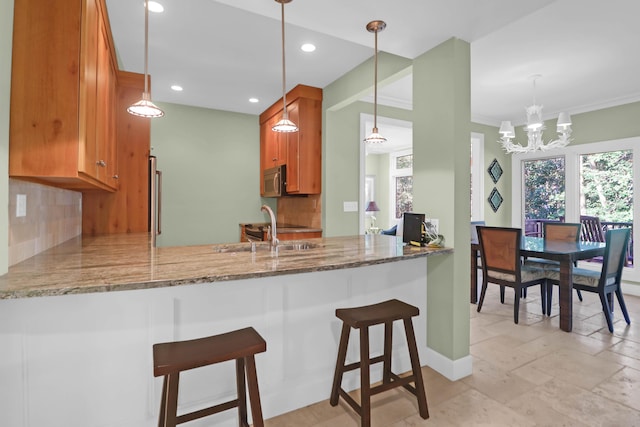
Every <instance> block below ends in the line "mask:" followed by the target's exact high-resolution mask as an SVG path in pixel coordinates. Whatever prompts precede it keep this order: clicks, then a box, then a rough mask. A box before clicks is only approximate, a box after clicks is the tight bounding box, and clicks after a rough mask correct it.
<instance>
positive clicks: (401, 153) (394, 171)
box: [388, 148, 413, 221]
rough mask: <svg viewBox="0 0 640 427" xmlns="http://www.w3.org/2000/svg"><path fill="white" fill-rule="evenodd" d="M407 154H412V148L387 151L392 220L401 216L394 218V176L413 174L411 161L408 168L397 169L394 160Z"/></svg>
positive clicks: (397, 219)
mask: <svg viewBox="0 0 640 427" xmlns="http://www.w3.org/2000/svg"><path fill="white" fill-rule="evenodd" d="M407 155H412V156H413V148H408V149H404V150H398V151H393V152H391V153H389V199H388V200H389V206H388V208H389V212H393V214H392V218H393V220H394V221H399V220H400V219H401V218H396V214H395V212H396V203H397V202H396V178H398V177H404V176H413V161H412V162H411V167H410V168H403V169H397V168H396V161H397V159H398V157H403V156H407Z"/></svg>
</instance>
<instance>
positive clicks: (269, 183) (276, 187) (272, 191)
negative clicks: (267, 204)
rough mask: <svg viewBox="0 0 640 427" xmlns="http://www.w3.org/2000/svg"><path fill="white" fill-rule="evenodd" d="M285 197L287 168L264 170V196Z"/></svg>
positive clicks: (279, 167)
mask: <svg viewBox="0 0 640 427" xmlns="http://www.w3.org/2000/svg"><path fill="white" fill-rule="evenodd" d="M286 195H287V168H286V166H285V165H282V166H277V167H275V168H269V169H265V170H264V196H263V197H280V196H286Z"/></svg>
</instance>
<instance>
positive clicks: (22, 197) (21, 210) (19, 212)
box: [16, 194, 27, 218]
mask: <svg viewBox="0 0 640 427" xmlns="http://www.w3.org/2000/svg"><path fill="white" fill-rule="evenodd" d="M23 216H27V195H26V194H18V195H17V197H16V217H18V218H20V217H23Z"/></svg>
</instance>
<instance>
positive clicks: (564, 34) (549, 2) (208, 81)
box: [107, 0, 640, 125]
mask: <svg viewBox="0 0 640 427" xmlns="http://www.w3.org/2000/svg"><path fill="white" fill-rule="evenodd" d="M158 1H159V2H160V3H161V4H162V5H163V6H164V8H165V11H164V12H163V13H161V14H155V13H151V14H150V19H149V46H150V49H149V73H150V74H151V76H152V83H153V84H152V85H153V91H152V99H153V100H154V101H161V102H173V103H178V104H185V105H193V106H200V107H207V108H213V109H220V110H227V111H234V112H243V113H248V114H259V113H261V112H262V111H263V110H265V109H266V108H267V107H268V106H269V105H271V104H272V103H273V102H275V101H277V100H278V99H279V98H280V97H281V96H282V74H281V73H282V68H281V66H282V63H281V33H280V25H281V24H280V4H279V3H277V2H276V1H274V0H158ZM143 5H144V1H143V0H135V1H132V0H107V7H108V12H109V18H110V21H111V27H112V30H113V36H114V41H115V44H116V49H117V52H118V58H119V61H120V67H121V68H122V69H124V70H127V71H134V72H139V73H142V72H143V70H144V61H143V59H144V8H143ZM639 17H640V1H638V0H608V1H602V0H555V1H554V0H527V1H513V0H483V1H478V0H403V1H401V2H399V1H397V0H396V1H393V0H348V1H344V0H342V1H338V0H293V1H292V2H291V3H288V4H286V5H285V21H286V42H287V43H286V70H287V90H289V89H291V88H293V87H294V86H295V85H296V84H298V83H302V84H307V85H310V86H318V87H325V86H327V85H328V84H330V83H331V82H333V81H334V80H336V79H337V78H339V77H340V76H342V75H343V74H345V73H346V72H348V71H349V70H351V69H352V68H354V67H355V66H357V65H359V64H360V63H362V62H363V61H365V60H367V59H368V58H370V57H371V56H372V55H373V42H374V37H373V34H372V33H369V32H368V31H367V30H366V29H365V25H366V24H367V22H369V21H371V20H374V19H382V20H384V21H385V22H386V23H387V28H386V29H385V30H384V31H383V32H381V33H379V36H378V37H379V38H378V43H379V49H380V50H381V51H385V52H389V53H392V54H395V55H400V56H404V57H407V58H411V59H412V58H415V57H417V56H419V55H421V54H422V53H424V52H426V51H428V50H430V49H431V48H433V47H434V46H436V45H438V44H440V43H442V42H443V41H446V40H447V39H449V38H451V37H458V38H460V39H463V40H466V41H468V42H469V43H470V45H471V117H472V120H473V121H475V122H479V123H486V124H493V125H498V124H499V123H500V120H512V121H513V122H514V123H516V124H521V123H522V122H523V121H524V119H525V117H524V115H525V114H524V107H525V106H526V105H529V104H531V102H532V98H533V84H532V79H531V76H532V75H535V74H540V75H541V77H540V78H539V79H538V80H537V91H536V94H537V101H538V103H541V104H543V105H544V107H545V110H544V113H545V114H544V115H545V118H549V117H552V116H555V115H557V113H558V112H559V111H562V110H566V111H568V112H569V113H571V114H575V113H579V112H584V111H589V110H594V109H598V108H602V107H607V106H612V105H619V104H624V103H628V102H633V101H638V100H640V55H639V54H638V48H639V47H640V24H639V23H638V19H639ZM304 42H312V43H314V44H315V45H316V46H317V50H316V51H315V52H313V53H305V52H302V51H301V50H300V49H299V46H300V45H301V44H302V43H304ZM172 84H179V85H181V86H183V87H184V91H183V92H174V91H172V90H171V89H170V86H171V85H172ZM250 97H257V98H259V99H260V103H258V104H250V103H249V102H248V99H249V98H250ZM378 97H379V102H380V103H381V104H391V105H396V106H410V105H411V79H410V77H409V78H406V79H402V80H400V81H398V82H396V83H394V84H392V85H390V86H387V87H379V94H378Z"/></svg>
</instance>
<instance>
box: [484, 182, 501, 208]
mask: <svg viewBox="0 0 640 427" xmlns="http://www.w3.org/2000/svg"><path fill="white" fill-rule="evenodd" d="M487 200H489V205H491V209H493V211H494V212H498V208H499V207H500V205H501V204H502V202H503V200H504V199H503V198H502V196H501V195H500V192H499V191H498V189H497V188H496V187H493V190H491V194H490V195H489V198H488V199H487Z"/></svg>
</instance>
